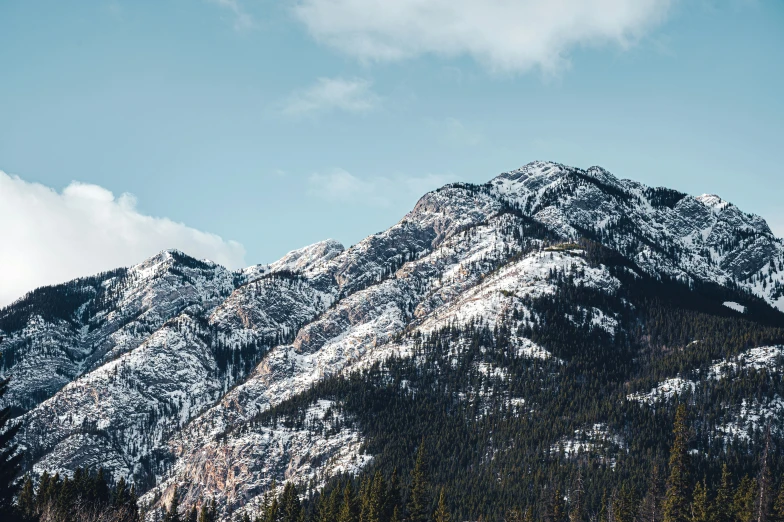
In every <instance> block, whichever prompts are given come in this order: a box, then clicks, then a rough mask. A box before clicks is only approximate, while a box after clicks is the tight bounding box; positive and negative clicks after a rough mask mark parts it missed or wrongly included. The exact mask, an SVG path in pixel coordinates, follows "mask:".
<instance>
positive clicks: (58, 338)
mask: <svg viewBox="0 0 784 522" xmlns="http://www.w3.org/2000/svg"><path fill="white" fill-rule="evenodd" d="M233 289H234V285H233V274H232V273H231V272H230V271H229V270H226V269H225V268H223V267H222V266H219V265H216V264H214V263H209V262H203V261H197V260H195V259H193V258H190V257H188V256H186V255H184V254H182V253H181V252H178V251H175V250H172V251H166V252H162V253H161V254H159V255H157V256H155V257H152V258H150V259H148V260H146V261H144V262H143V263H140V264H138V265H136V266H133V267H131V268H129V269H120V270H116V271H114V272H110V273H107V274H103V275H100V276H96V277H92V278H86V279H80V280H76V281H72V282H70V283H66V284H63V285H58V286H55V287H46V288H42V289H39V290H36V291H34V292H31V293H30V294H28V295H27V296H25V297H23V298H22V299H20V300H19V301H17V302H16V303H14V304H12V305H10V306H8V307H7V308H5V309H3V310H1V311H0V336H4V337H5V339H4V340H3V342H2V343H0V351H2V353H3V359H4V363H5V368H4V369H3V375H4V376H10V377H11V378H12V380H11V386H10V388H9V392H8V394H7V395H6V397H5V400H6V401H8V402H9V403H12V404H16V405H18V406H20V407H21V408H24V409H28V408H30V407H32V406H34V405H35V404H37V403H38V402H40V401H41V400H43V399H45V398H47V397H49V396H51V395H52V394H53V393H54V392H56V391H57V390H58V389H60V388H62V387H63V386H64V385H65V384H67V383H68V382H70V381H71V380H73V379H74V378H75V377H77V376H78V375H80V374H82V373H83V372H85V371H89V370H90V369H94V368H98V367H100V365H102V364H104V363H106V362H108V361H110V360H111V359H113V358H115V357H118V356H119V355H121V354H123V353H126V352H128V351H129V350H132V349H134V348H135V347H137V346H139V345H140V344H141V343H142V342H143V341H144V340H145V338H147V337H148V336H149V335H150V334H152V333H153V332H155V331H156V330H157V329H158V328H160V327H161V326H162V325H163V324H164V323H165V322H166V321H167V320H169V319H171V318H172V317H175V316H176V315H178V314H180V313H182V312H185V311H188V312H189V313H193V314H199V313H204V312H208V311H209V310H211V309H212V308H214V307H215V306H217V305H218V304H220V303H221V302H222V301H223V300H224V299H225V298H226V297H227V296H228V295H229V294H230V293H231V291H232V290H233Z"/></svg>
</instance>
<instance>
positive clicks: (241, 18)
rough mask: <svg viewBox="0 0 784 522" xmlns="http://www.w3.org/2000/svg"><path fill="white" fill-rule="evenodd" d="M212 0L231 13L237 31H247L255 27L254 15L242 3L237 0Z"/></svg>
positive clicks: (211, 0)
mask: <svg viewBox="0 0 784 522" xmlns="http://www.w3.org/2000/svg"><path fill="white" fill-rule="evenodd" d="M210 2H212V3H213V4H216V5H219V6H220V7H222V8H224V9H226V10H227V11H229V12H230V13H231V15H232V18H233V24H234V30H235V31H246V30H248V29H252V28H253V25H254V22H253V17H252V16H251V15H249V14H248V13H247V12H246V11H245V9H244V8H243V7H242V4H240V3H239V2H238V1H237V0H210Z"/></svg>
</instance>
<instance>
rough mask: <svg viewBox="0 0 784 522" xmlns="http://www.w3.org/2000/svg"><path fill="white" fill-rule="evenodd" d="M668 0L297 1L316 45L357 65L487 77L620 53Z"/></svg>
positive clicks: (299, 13)
mask: <svg viewBox="0 0 784 522" xmlns="http://www.w3.org/2000/svg"><path fill="white" fill-rule="evenodd" d="M673 1H674V0H547V1H544V2H543V1H540V0H516V1H515V0H395V1H393V2H390V1H389V0H298V1H297V3H296V5H295V6H294V13H295V15H296V17H297V18H298V19H299V20H301V21H302V22H303V23H304V24H305V26H306V27H307V29H308V30H309V32H310V33H311V35H312V36H313V37H314V38H315V39H316V40H317V41H320V42H322V43H325V44H327V45H329V46H332V47H334V48H336V49H338V50H340V51H341V52H343V53H346V54H348V55H351V56H354V57H356V58H359V59H361V60H371V61H377V60H378V61H381V60H401V59H406V58H412V57H416V56H419V55H422V54H437V55H444V56H461V55H467V56H471V57H473V58H474V59H475V60H477V61H478V62H480V63H482V64H484V65H486V66H488V67H489V68H491V69H494V70H499V71H517V72H520V71H526V70H528V69H531V68H533V67H539V68H541V69H542V70H544V71H546V72H555V71H558V70H559V69H561V68H563V67H564V66H566V65H568V57H567V53H568V51H569V50H570V49H572V48H574V47H577V46H584V45H591V46H592V45H606V44H612V45H619V46H621V47H626V46H628V45H630V44H631V43H633V42H634V41H635V40H637V39H639V38H640V37H641V36H642V35H643V34H645V32H646V31H648V30H649V29H651V28H652V27H653V26H655V25H656V24H658V23H659V22H661V21H662V20H663V19H664V17H665V15H666V14H667V11H668V8H669V7H670V4H671V3H672V2H673Z"/></svg>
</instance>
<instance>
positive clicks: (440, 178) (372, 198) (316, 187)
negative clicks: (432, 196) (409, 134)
mask: <svg viewBox="0 0 784 522" xmlns="http://www.w3.org/2000/svg"><path fill="white" fill-rule="evenodd" d="M450 181H454V179H452V177H451V176H449V175H445V174H425V175H421V176H408V175H403V174H398V175H394V176H362V177H360V176H356V175H354V174H352V173H350V172H348V171H346V170H344V169H339V168H338V169H332V170H329V171H327V172H316V173H313V174H311V175H310V177H309V178H308V194H309V195H310V196H312V197H317V198H319V199H323V200H326V201H330V202H333V203H341V204H346V203H350V204H355V205H371V206H383V207H386V206H390V205H392V204H394V203H396V202H397V201H402V200H411V199H412V198H419V197H420V196H422V195H423V194H425V193H426V192H428V191H430V190H433V189H436V188H438V187H441V186H443V185H445V184H446V183H449V182H450Z"/></svg>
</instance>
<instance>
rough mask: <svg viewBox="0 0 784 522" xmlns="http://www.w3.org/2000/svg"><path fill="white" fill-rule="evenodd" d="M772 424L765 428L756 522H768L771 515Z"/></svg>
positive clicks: (758, 481)
mask: <svg viewBox="0 0 784 522" xmlns="http://www.w3.org/2000/svg"><path fill="white" fill-rule="evenodd" d="M770 437H771V435H770V424H768V427H767V429H766V430H765V449H764V450H763V451H762V455H761V457H760V471H759V476H758V478H757V485H758V487H757V499H756V506H755V510H756V516H755V520H756V522H767V521H768V516H769V515H770V499H771V495H772V492H771V490H772V488H773V484H772V480H771V477H770V455H769V453H768V452H769V451H770Z"/></svg>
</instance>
